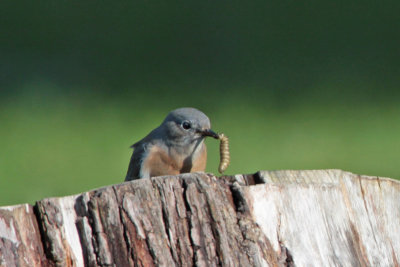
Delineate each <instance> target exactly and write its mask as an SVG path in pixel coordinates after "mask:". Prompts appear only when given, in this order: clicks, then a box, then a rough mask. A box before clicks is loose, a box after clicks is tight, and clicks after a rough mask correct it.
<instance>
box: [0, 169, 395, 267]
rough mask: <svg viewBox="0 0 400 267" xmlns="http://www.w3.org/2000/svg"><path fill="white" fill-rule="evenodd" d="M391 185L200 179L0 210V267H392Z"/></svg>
mask: <svg viewBox="0 0 400 267" xmlns="http://www.w3.org/2000/svg"><path fill="white" fill-rule="evenodd" d="M399 225H400V182H398V181H396V180H393V179H389V178H380V177H369V176H360V175H355V174H352V173H349V172H344V171H341V170H313V171H260V172H258V173H256V174H254V175H235V176H223V177H215V176H214V175H212V174H206V173H189V174H183V175H179V176H165V177H155V178H151V179H141V180H135V181H130V182H125V183H122V184H118V185H113V186H108V187H104V188H100V189H96V190H93V191H89V192H85V193H82V194H78V195H74V196H68V197H61V198H48V199H44V200H41V201H38V202H37V203H36V204H35V205H34V206H33V207H32V206H30V205H28V204H24V205H18V206H9V207H0V266H7V267H8V266H168V267H170V266H295V265H296V266H399V260H400V234H399V233H400V231H399Z"/></svg>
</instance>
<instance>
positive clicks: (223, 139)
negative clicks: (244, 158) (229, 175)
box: [218, 133, 231, 174]
mask: <svg viewBox="0 0 400 267" xmlns="http://www.w3.org/2000/svg"><path fill="white" fill-rule="evenodd" d="M218 139H219V140H220V143H219V156H220V162H219V167H218V171H219V172H220V173H221V174H222V173H223V172H224V171H225V170H226V169H227V168H228V165H229V163H230V159H231V156H230V154H229V139H228V137H227V136H226V135H224V134H223V133H220V134H219V135H218Z"/></svg>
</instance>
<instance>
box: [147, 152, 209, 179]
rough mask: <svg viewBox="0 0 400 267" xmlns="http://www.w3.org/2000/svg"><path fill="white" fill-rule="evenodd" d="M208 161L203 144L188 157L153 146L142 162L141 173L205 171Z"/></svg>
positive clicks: (168, 173)
mask: <svg viewBox="0 0 400 267" xmlns="http://www.w3.org/2000/svg"><path fill="white" fill-rule="evenodd" d="M206 163H207V149H206V146H205V145H204V144H203V145H202V147H201V148H200V150H199V151H197V153H194V154H192V155H190V156H188V157H184V156H181V155H179V154H177V153H176V152H173V151H172V152H171V153H168V152H167V151H165V150H163V149H160V148H157V147H155V146H153V147H151V148H150V150H149V151H148V154H147V157H146V158H145V159H144V161H143V164H142V170H141V173H142V174H143V175H144V176H145V177H146V176H147V175H146V174H148V175H149V176H150V177H153V176H160V175H177V174H180V173H187V172H197V171H205V169H206Z"/></svg>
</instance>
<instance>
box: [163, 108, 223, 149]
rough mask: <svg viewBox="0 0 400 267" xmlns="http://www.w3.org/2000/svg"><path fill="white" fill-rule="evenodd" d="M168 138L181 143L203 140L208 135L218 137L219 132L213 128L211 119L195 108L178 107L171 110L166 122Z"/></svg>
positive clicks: (164, 124) (164, 123)
mask: <svg viewBox="0 0 400 267" xmlns="http://www.w3.org/2000/svg"><path fill="white" fill-rule="evenodd" d="M161 126H162V127H165V128H164V129H165V131H166V133H167V135H168V140H169V141H172V142H175V143H180V144H181V145H185V144H190V143H193V142H197V141H199V140H200V141H201V140H203V139H204V138H205V137H207V136H211V137H213V138H216V139H218V134H216V133H215V132H214V131H212V130H211V123H210V119H209V118H208V117H207V116H206V115H205V114H204V113H203V112H201V111H200V110H198V109H195V108H178V109H175V110H173V111H171V112H170V113H169V114H168V115H167V117H166V118H165V120H164V122H163V123H162V124H161Z"/></svg>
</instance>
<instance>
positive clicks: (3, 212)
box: [0, 204, 47, 267]
mask: <svg viewBox="0 0 400 267" xmlns="http://www.w3.org/2000/svg"><path fill="white" fill-rule="evenodd" d="M0 266H27V267H30V266H47V261H46V257H45V256H44V253H43V247H42V242H41V239H40V233H39V229H38V225H37V222H36V218H35V215H34V213H33V210H32V206H30V205H28V204H23V205H18V206H8V207H0Z"/></svg>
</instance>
